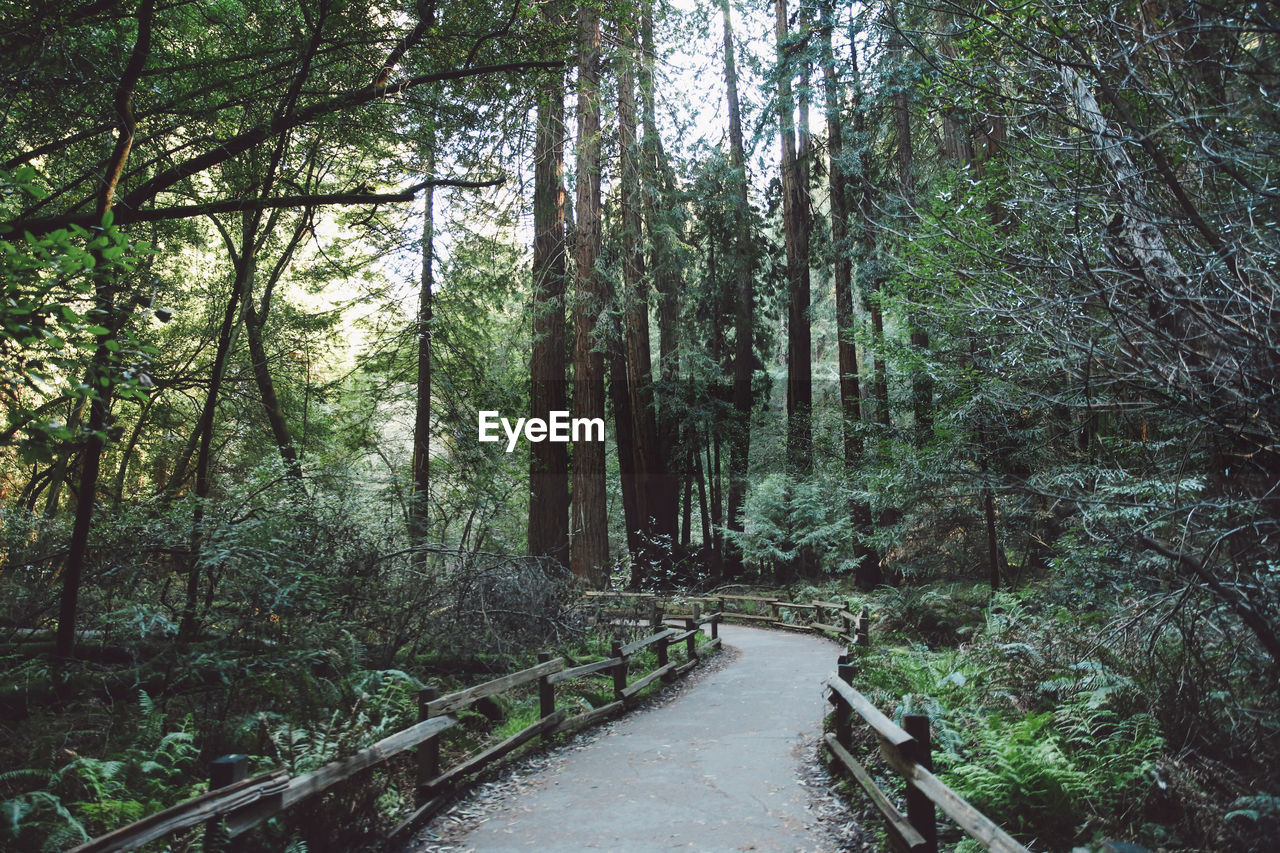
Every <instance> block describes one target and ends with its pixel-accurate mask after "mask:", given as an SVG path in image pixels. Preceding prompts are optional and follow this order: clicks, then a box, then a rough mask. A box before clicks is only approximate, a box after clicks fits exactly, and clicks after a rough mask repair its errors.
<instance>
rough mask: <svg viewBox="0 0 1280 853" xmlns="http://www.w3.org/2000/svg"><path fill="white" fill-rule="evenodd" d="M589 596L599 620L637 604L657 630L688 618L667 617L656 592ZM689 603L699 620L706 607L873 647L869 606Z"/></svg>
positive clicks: (741, 599) (741, 598)
mask: <svg viewBox="0 0 1280 853" xmlns="http://www.w3.org/2000/svg"><path fill="white" fill-rule="evenodd" d="M587 596H588V600H589V601H592V602H594V604H595V611H594V613H593V617H594V618H595V619H597V620H603V619H615V618H625V617H626V616H627V615H628V614H630V615H632V616H634V615H635V614H636V613H637V612H638V610H637V605H639V606H641V607H643V608H645V609H647V617H648V620H649V622H650V624H652V625H654V626H655V627H656V626H657V625H658V624H659V623H661V622H662V621H663V620H664V619H666V620H671V621H678V620H680V619H683V618H685V617H684V616H665V617H664V615H663V614H664V610H665V608H666V607H667V604H668V603H667V602H666V601H664V600H663V599H662V598H660V597H658V596H657V595H655V594H653V593H630V592H611V591H595V592H590V593H588V594H587ZM610 600H624V601H629V602H631V603H632V608H631V609H629V610H628V609H610V608H608V607H606V606H605V602H607V601H610ZM685 603H686V604H687V605H688V606H690V607H691V608H692V610H693V616H694V618H697V617H698V616H699V615H700V614H701V612H702V608H704V607H706V608H709V609H712V610H714V611H716V612H717V613H720V614H721V616H722V617H723V618H724V619H739V620H742V621H744V622H747V623H749V624H756V625H764V626H766V627H774V628H786V629H789V630H793V631H813V632H816V633H819V634H824V635H829V636H833V637H834V638H835V639H836V640H838V641H841V642H844V643H848V644H852V645H855V646H866V645H869V644H870V637H869V634H868V631H869V629H870V623H871V615H870V613H868V611H867V608H866V607H863V608H862V609H861V610H860V611H859V612H857V613H854V612H853V610H852V609H850V607H849V605H848V603H846V602H838V601H819V600H816V599H815V600H813V601H807V602H802V601H787V600H786V599H782V598H775V597H771V596H765V595H727V594H725V595H719V594H717V595H711V596H704V597H702V598H690V599H686V600H685ZM734 607H737V608H742V607H752V608H756V609H759V610H768V612H767V613H757V612H745V611H744V610H742V609H737V610H735V609H733V608H734ZM786 612H790V613H791V614H792V621H787V619H786V618H785V617H784V615H783V614H784V613H786ZM713 636H714V635H713Z"/></svg>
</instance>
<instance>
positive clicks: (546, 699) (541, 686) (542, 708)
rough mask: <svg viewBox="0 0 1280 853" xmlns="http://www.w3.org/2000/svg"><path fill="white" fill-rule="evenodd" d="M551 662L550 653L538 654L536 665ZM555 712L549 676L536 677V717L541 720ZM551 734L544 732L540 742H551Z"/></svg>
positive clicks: (552, 686)
mask: <svg viewBox="0 0 1280 853" xmlns="http://www.w3.org/2000/svg"><path fill="white" fill-rule="evenodd" d="M549 660H551V652H538V663H546V662H547V661H549ZM555 712H556V686H555V685H554V684H552V683H551V676H549V675H540V676H538V715H539V716H541V717H542V719H544V720H545V719H546V718H547V717H550V716H551V715H552V714H554V713H555ZM551 736H552V733H551V732H544V733H543V735H542V742H543V743H549V742H550V741H551Z"/></svg>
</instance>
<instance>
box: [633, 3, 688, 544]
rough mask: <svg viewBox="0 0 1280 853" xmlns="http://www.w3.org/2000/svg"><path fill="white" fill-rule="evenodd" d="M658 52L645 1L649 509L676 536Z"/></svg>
mask: <svg viewBox="0 0 1280 853" xmlns="http://www.w3.org/2000/svg"><path fill="white" fill-rule="evenodd" d="M655 61H656V52H655V47H654V39H653V0H643V3H642V4H641V11H640V62H639V84H640V110H641V116H640V117H641V121H642V123H643V127H644V132H643V134H642V135H641V140H640V145H641V151H642V154H643V166H644V167H643V168H642V170H641V175H640V183H641V185H642V187H644V189H643V190H642V192H641V199H642V201H641V206H642V209H643V211H644V219H645V228H646V230H647V231H648V233H649V243H650V246H651V249H650V264H649V268H650V274H651V275H652V276H653V283H654V287H655V288H656V289H657V291H658V312H657V314H658V378H659V379H660V380H661V382H662V388H663V391H662V393H661V394H659V393H657V391H656V390H655V392H654V393H653V394H652V397H653V405H654V414H655V418H656V423H657V430H658V450H659V451H663V452H661V453H660V457H661V459H660V461H661V463H662V468H661V470H657V471H652V472H650V478H651V483H652V485H653V498H652V500H651V501H650V506H649V512H650V513H651V514H652V517H653V530H654V533H655V534H656V535H658V536H664V537H670V539H671V541H675V537H676V532H677V530H676V506H677V500H678V498H679V494H680V478H679V476H678V475H677V473H676V462H675V456H674V453H675V451H674V448H675V447H676V444H677V439H678V438H679V420H678V417H677V412H676V406H675V405H674V401H675V399H676V396H675V390H674V389H675V386H676V383H677V381H678V379H679V375H680V354H679V349H680V326H679V322H680V292H681V290H682V280H681V275H680V267H679V264H680V261H679V258H677V257H676V251H675V246H674V244H673V240H672V236H671V232H670V227H669V226H668V225H667V224H665V223H664V222H663V221H662V216H661V213H662V212H663V211H665V210H666V209H667V208H669V207H670V206H671V204H672V202H671V199H672V196H673V193H674V190H673V187H672V180H671V169H670V167H669V166H668V164H667V158H666V154H665V152H664V151H663V146H662V137H661V136H660V135H659V133H658V121H657V108H656V105H655V91H654V64H655Z"/></svg>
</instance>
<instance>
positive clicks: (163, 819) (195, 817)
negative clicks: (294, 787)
mask: <svg viewBox="0 0 1280 853" xmlns="http://www.w3.org/2000/svg"><path fill="white" fill-rule="evenodd" d="M288 784H289V774H288V773H285V772H284V771H279V772H276V773H265V774H263V775H261V776H255V777H253V778H252V779H245V780H244V781H243V782H236V783H235V784H232V785H228V786H227V787H225V788H218V789H216V790H213V791H208V792H206V793H204V794H201V795H200V796H198V797H194V798H192V799H190V800H187V801H186V802H182V803H178V804H177V805H176V806H170V807H169V808H167V809H165V810H164V811H161V812H156V813H155V814H153V815H148V816H147V817H144V818H143V819H142V820H139V821H136V822H134V823H131V824H129V825H128V826H122V827H120V828H119V829H117V830H115V831H114V832H109V833H107V834H106V835H102V836H99V837H98V838H95V839H93V840H92V841H86V842H85V843H83V844H81V845H80V846H78V847H73V848H72V853H115V851H122V850H133V849H134V848H136V847H141V846H142V845H144V844H146V843H148V842H151V841H156V840H158V839H161V838H164V837H165V836H167V835H172V834H173V833H175V832H179V831H181V830H183V829H190V828H191V827H193V826H199V825H200V824H202V823H204V822H205V821H207V820H211V819H213V818H216V817H218V816H219V815H222V814H226V813H227V812H230V811H234V810H236V809H241V808H245V807H246V806H250V805H252V804H253V803H255V802H258V801H259V800H262V799H264V798H268V797H274V796H276V795H278V794H280V792H281V791H283V790H284V789H285V787H286V786H287V785H288Z"/></svg>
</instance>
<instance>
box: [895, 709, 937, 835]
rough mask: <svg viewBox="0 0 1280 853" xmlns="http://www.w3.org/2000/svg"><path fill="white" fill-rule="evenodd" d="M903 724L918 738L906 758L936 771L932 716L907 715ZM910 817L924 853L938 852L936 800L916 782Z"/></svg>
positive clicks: (910, 794)
mask: <svg viewBox="0 0 1280 853" xmlns="http://www.w3.org/2000/svg"><path fill="white" fill-rule="evenodd" d="M902 727H903V728H904V729H906V730H907V734H909V735H911V737H913V738H914V739H915V743H914V744H913V745H912V748H911V750H910V753H911V754H910V755H908V756H907V758H909V759H911V760H912V761H914V762H916V763H917V764H919V765H920V766H921V767H923V768H924V769H926V770H929V771H932V770H933V744H932V743H931V736H930V732H929V716H928V715H927V714H904V715H903V717H902ZM907 820H909V821H911V825H912V826H913V827H915V829H916V831H917V832H919V833H920V834H921V835H923V836H924V840H925V845H926V846H925V848H924V853H937V850H938V818H937V814H936V813H935V810H934V805H933V800H931V799H929V798H928V797H927V796H925V794H924V793H923V792H921V791H920V790H918V789H917V788H916V786H915V785H912V784H911V783H910V782H908V783H907Z"/></svg>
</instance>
